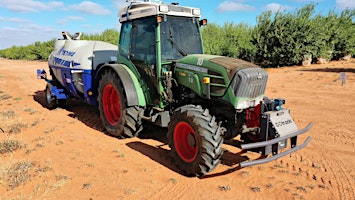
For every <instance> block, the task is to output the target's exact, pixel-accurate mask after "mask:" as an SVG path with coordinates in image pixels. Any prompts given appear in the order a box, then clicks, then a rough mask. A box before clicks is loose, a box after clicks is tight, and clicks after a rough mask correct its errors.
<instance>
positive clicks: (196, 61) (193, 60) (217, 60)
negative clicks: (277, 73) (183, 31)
mask: <svg viewBox="0 0 355 200" xmlns="http://www.w3.org/2000/svg"><path fill="white" fill-rule="evenodd" d="M177 63H180V64H178V66H179V65H180V66H181V64H182V65H184V64H185V65H191V66H200V67H201V68H203V69H205V70H206V69H207V70H210V71H215V72H218V71H226V72H227V74H228V77H229V79H232V78H233V76H234V74H235V73H236V71H238V70H240V69H244V68H260V67H259V66H257V65H255V64H253V63H250V62H247V61H244V60H240V59H236V58H230V57H225V56H216V55H206V54H191V55H188V56H185V57H183V58H181V59H179V60H177ZM185 67H186V66H185ZM196 69H198V68H196Z"/></svg>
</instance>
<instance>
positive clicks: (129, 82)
mask: <svg viewBox="0 0 355 200" xmlns="http://www.w3.org/2000/svg"><path fill="white" fill-rule="evenodd" d="M200 17H201V12H200V9H198V8H191V7H184V6H180V5H178V4H177V3H173V4H171V5H168V4H163V3H162V2H160V1H159V2H156V1H155V2H151V1H145V2H131V3H130V5H129V6H127V7H125V8H123V9H121V10H120V12H119V20H120V22H121V24H122V26H121V32H120V38H119V48H118V52H115V51H113V50H112V49H113V47H110V48H108V47H106V46H104V45H102V49H101V50H97V51H96V52H94V53H92V52H91V54H90V55H94V56H92V63H90V65H91V68H90V69H83V70H78V69H76V68H78V67H80V66H82V65H81V63H80V62H79V61H78V62H74V61H71V62H67V61H66V60H68V59H65V57H68V58H69V57H71V58H74V57H75V56H77V55H79V53H78V52H79V50H78V49H79V48H78V45H73V50H68V49H66V48H69V47H70V44H69V42H68V44H67V45H64V47H62V48H58V50H57V54H54V55H53V56H51V58H50V60H52V63H53V64H50V68H51V75H52V76H54V77H56V78H55V79H56V80H55V81H54V82H57V83H58V81H59V82H61V80H64V81H62V82H61V83H62V84H61V85H64V89H62V90H60V89H58V88H60V87H59V86H58V84H57V85H56V84H54V83H53V81H48V83H49V86H47V88H49V89H48V90H47V91H48V92H47V100H48V103H49V104H50V105H53V102H56V101H55V100H60V99H65V98H66V96H69V94H70V95H71V96H75V97H78V96H79V97H81V98H82V99H84V100H85V101H86V102H88V103H90V104H95V103H97V104H98V108H99V111H100V117H101V119H102V122H103V124H104V126H105V128H106V130H107V132H108V133H109V134H111V135H113V136H117V137H135V136H137V135H138V134H139V133H140V132H141V131H142V130H143V129H144V127H143V126H144V124H145V123H151V124H155V125H158V126H160V127H167V130H168V131H167V138H168V143H169V146H170V148H171V156H172V158H173V160H174V162H175V163H176V165H177V167H178V168H179V169H180V170H181V172H182V173H183V174H186V175H189V176H190V175H192V176H203V175H206V174H207V173H209V172H211V171H212V170H213V169H215V167H216V166H217V165H218V164H219V163H220V161H221V156H222V154H223V149H222V144H223V143H224V140H230V139H233V138H238V140H239V141H240V143H241V145H240V148H241V149H246V150H247V149H250V150H253V151H257V152H259V153H260V154H262V155H263V156H264V158H263V159H258V160H254V161H245V162H242V163H240V167H246V166H251V165H255V164H261V163H266V162H269V161H272V160H275V159H277V158H279V157H281V156H285V155H287V154H289V153H291V152H294V151H297V150H299V149H301V148H303V147H305V146H306V145H307V144H308V143H309V142H310V140H311V138H310V137H308V138H307V139H306V141H305V142H304V143H303V144H300V145H297V136H298V135H299V134H302V133H304V132H306V131H308V130H309V129H310V128H311V126H312V124H311V123H310V124H309V125H308V126H307V127H306V128H304V129H302V130H299V129H298V128H297V126H296V124H295V123H294V121H293V119H292V118H291V116H290V111H289V110H288V109H285V108H283V105H284V104H285V100H284V99H269V98H267V97H265V96H264V93H265V88H266V83H267V79H268V75H267V73H266V72H265V71H264V70H263V69H262V68H260V67H259V66H257V65H254V64H252V63H249V62H246V61H243V60H239V59H234V58H229V57H223V56H215V55H206V54H204V52H203V45H202V39H201V32H200V27H201V26H203V25H205V24H206V23H207V21H206V20H205V19H202V20H201V19H200ZM64 35H66V34H64ZM65 38H68V37H67V36H65ZM79 41H81V40H78V41H76V40H75V39H73V40H71V41H70V42H72V43H74V42H79ZM82 42H83V41H82ZM83 43H84V42H83ZM85 44H86V43H85ZM92 46H95V45H92ZM96 46H97V45H96ZM105 48H108V50H107V51H105ZM85 49H91V46H90V47H85ZM112 51H113V52H112ZM113 53H117V57H116V56H112V55H111V54H113ZM108 55H109V56H108ZM79 57H80V58H82V57H83V56H79ZM113 57H114V58H113ZM100 58H102V59H100ZM105 59H106V61H105ZM100 60H103V61H105V62H101V63H100ZM107 60H109V61H107ZM90 61H91V60H90ZM85 62H87V60H85ZM58 63H59V64H58ZM59 65H60V67H58V66H59ZM58 69H60V70H58ZM67 69H70V71H68V72H67V73H64V72H63V70H67ZM40 76H41V74H40ZM42 76H43V73H42ZM58 77H60V78H58ZM73 77H74V78H75V77H76V78H75V79H76V80H74V78H73ZM68 78H69V79H70V78H71V79H72V80H69V81H68ZM75 83H76V85H75ZM79 87H80V88H81V90H80V91H81V92H77V93H75V91H76V89H75V88H77V90H79V89H78V88H79ZM58 90H60V91H58ZM73 91H74V92H73ZM63 93H65V95H62V94H63ZM73 94H74V95H73ZM143 122H144V123H143ZM237 136H239V137H237ZM288 144H289V146H290V147H291V148H288V150H284V151H282V152H281V150H283V149H286V148H287V146H288ZM268 155H270V156H268Z"/></svg>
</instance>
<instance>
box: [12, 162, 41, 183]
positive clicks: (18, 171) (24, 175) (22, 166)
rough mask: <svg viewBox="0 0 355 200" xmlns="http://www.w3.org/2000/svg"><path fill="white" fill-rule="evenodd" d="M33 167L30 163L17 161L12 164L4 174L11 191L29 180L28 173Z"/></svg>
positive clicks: (29, 174) (29, 175)
mask: <svg viewBox="0 0 355 200" xmlns="http://www.w3.org/2000/svg"><path fill="white" fill-rule="evenodd" d="M34 167H35V164H34V163H33V162H32V161H19V162H17V163H14V164H12V165H11V166H10V167H9V168H8V169H7V172H6V177H7V178H6V180H7V182H8V185H9V187H10V188H11V189H13V188H15V187H17V186H19V185H23V184H25V183H26V182H28V181H30V180H31V177H32V175H31V173H30V171H31V170H32V169H33V168H34Z"/></svg>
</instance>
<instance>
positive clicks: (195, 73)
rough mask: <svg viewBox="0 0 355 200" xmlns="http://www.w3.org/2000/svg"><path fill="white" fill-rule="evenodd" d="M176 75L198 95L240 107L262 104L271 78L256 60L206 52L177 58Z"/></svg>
mask: <svg viewBox="0 0 355 200" xmlns="http://www.w3.org/2000/svg"><path fill="white" fill-rule="evenodd" d="M175 74H176V77H177V78H178V81H179V82H180V83H181V84H183V85H185V86H187V87H189V88H191V89H192V90H193V91H195V92H196V93H197V94H199V95H201V96H205V97H207V98H209V97H219V98H222V99H224V100H225V101H228V102H230V103H231V104H232V105H234V106H235V108H236V109H244V108H247V107H253V106H256V105H257V104H259V103H260V100H261V99H262V98H263V97H264V94H265V89H266V83H267V79H268V75H267V73H266V72H265V70H263V69H262V68H261V67H259V66H257V65H255V64H253V63H250V62H246V61H243V60H240V59H235V58H229V57H224V56H214V55H204V54H191V55H188V56H185V57H184V58H181V59H179V60H177V61H176V68H175ZM205 83H208V84H207V86H206V84H205ZM208 88H209V89H208Z"/></svg>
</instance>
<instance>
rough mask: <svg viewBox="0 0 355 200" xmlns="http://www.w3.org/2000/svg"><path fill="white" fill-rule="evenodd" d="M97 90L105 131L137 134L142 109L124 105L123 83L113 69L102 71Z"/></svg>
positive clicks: (111, 133)
mask: <svg viewBox="0 0 355 200" xmlns="http://www.w3.org/2000/svg"><path fill="white" fill-rule="evenodd" d="M98 90H99V91H98V92H99V97H98V102H99V112H100V118H101V120H102V123H103V125H104V127H105V129H106V130H107V132H108V133H109V134H110V135H113V136H116V137H135V136H137V135H138V133H139V132H140V131H141V130H142V121H141V117H142V114H143V109H142V108H140V107H138V106H134V107H126V101H127V100H126V97H125V95H124V94H125V93H124V89H123V85H122V83H121V80H120V79H119V77H118V76H117V74H116V73H115V72H114V71H110V70H107V71H105V72H104V74H103V75H102V78H101V80H100V83H99V89H98Z"/></svg>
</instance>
